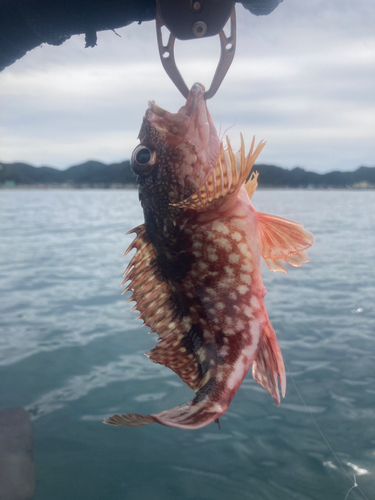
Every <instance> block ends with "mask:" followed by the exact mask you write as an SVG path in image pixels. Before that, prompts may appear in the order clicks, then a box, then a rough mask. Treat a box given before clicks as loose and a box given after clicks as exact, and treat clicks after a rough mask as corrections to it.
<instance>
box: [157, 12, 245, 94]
mask: <svg viewBox="0 0 375 500" xmlns="http://www.w3.org/2000/svg"><path fill="white" fill-rule="evenodd" d="M163 26H164V27H165V28H166V29H168V27H167V26H166V24H165V22H164V21H163V18H162V16H161V13H160V9H157V12H156V35H157V40H158V47H159V54H160V59H161V62H162V64H163V67H164V69H165V71H166V73H167V75H168V76H169V78H170V79H171V80H172V82H173V83H174V84H175V85H176V87H177V88H178V90H179V91H180V92H181V94H182V95H183V96H184V97H185V98H187V96H188V94H189V89H188V87H187V85H186V83H185V81H184V79H183V77H182V76H181V73H180V72H179V70H178V68H177V65H176V60H175V57H174V44H175V40H176V37H175V36H174V35H173V34H172V32H171V31H170V30H169V29H168V31H169V38H168V42H167V44H166V45H164V44H163V37H162V31H161V30H162V27H163ZM219 37H220V47H221V55H220V60H219V63H218V65H217V68H216V71H215V74H214V77H213V79H212V82H211V85H210V88H209V89H208V90H206V92H205V93H204V98H205V99H211V97H213V96H214V95H215V94H216V92H217V91H218V89H219V87H220V85H221V83H222V81H223V79H224V77H225V75H226V74H227V71H228V69H229V67H230V65H231V64H232V61H233V58H234V54H235V51H236V11H235V5H233V8H232V11H231V14H230V35H229V37H227V36H226V35H225V33H224V29H221V30H220V32H219Z"/></svg>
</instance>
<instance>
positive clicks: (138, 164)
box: [130, 144, 156, 175]
mask: <svg viewBox="0 0 375 500" xmlns="http://www.w3.org/2000/svg"><path fill="white" fill-rule="evenodd" d="M155 163H156V153H155V151H154V150H153V149H152V148H150V147H149V146H145V145H144V144H140V145H139V146H137V147H136V148H135V150H134V151H133V153H132V157H131V160H130V166H131V168H132V170H133V172H134V173H135V174H137V175H148V174H150V173H151V172H152V169H153V168H154V165H155Z"/></svg>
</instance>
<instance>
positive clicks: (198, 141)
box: [140, 83, 220, 188]
mask: <svg viewBox="0 0 375 500" xmlns="http://www.w3.org/2000/svg"><path fill="white" fill-rule="evenodd" d="M204 90H205V88H204V86H203V85H202V84H200V83H195V84H194V85H193V86H192V88H191V90H190V92H189V94H188V97H187V99H186V103H185V105H184V106H182V108H180V109H179V111H178V112H177V113H170V112H169V111H166V110H164V109H162V108H160V107H159V106H157V105H156V104H155V102H153V101H150V102H149V107H148V110H147V112H146V116H145V119H146V120H147V121H148V122H149V124H150V125H152V126H153V127H155V128H156V129H157V130H158V132H159V134H160V135H162V137H163V140H165V142H166V143H167V144H168V145H169V146H170V147H174V148H175V147H178V148H179V149H180V151H181V152H182V154H183V155H184V156H186V157H189V161H190V160H191V154H192V151H193V152H194V154H195V155H196V161H195V162H194V163H195V164H194V166H193V168H192V170H191V172H189V173H188V177H189V181H190V182H191V183H193V184H196V187H197V188H198V187H199V186H200V185H202V184H203V183H204V182H205V181H206V179H207V177H208V176H209V175H210V173H211V172H212V170H213V169H214V168H215V166H216V160H217V158H218V156H219V152H220V140H219V137H218V135H217V132H216V129H215V126H214V124H213V121H212V118H211V115H210V113H209V111H208V109H207V104H206V100H205V98H204ZM140 139H141V138H140ZM183 170H184V172H185V174H187V170H186V169H183ZM185 181H186V175H185V180H184V182H185Z"/></svg>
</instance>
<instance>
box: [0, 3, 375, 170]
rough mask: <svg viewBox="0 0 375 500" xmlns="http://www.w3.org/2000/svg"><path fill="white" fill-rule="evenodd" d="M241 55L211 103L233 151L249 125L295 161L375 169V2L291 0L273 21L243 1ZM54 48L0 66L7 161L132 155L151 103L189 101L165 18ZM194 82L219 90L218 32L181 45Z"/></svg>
mask: <svg viewBox="0 0 375 500" xmlns="http://www.w3.org/2000/svg"><path fill="white" fill-rule="evenodd" d="M237 25H238V34H237V52H236V56H235V59H234V62H233V64H232V66H231V68H230V70H229V72H228V74H227V77H226V78H225V80H224V82H223V84H222V86H221V88H220V90H219V91H218V93H217V94H216V96H215V97H214V98H213V99H212V100H211V101H209V109H210V112H211V114H212V116H213V119H214V122H215V124H216V126H217V128H218V129H219V128H221V130H222V131H224V130H226V129H228V128H229V127H231V128H230V130H229V131H228V135H229V137H230V138H231V140H232V143H233V145H234V146H238V145H239V134H240V132H242V134H243V135H244V138H245V142H247V143H248V144H249V143H250V141H251V138H252V136H253V135H255V136H256V138H257V139H259V140H260V139H265V140H266V141H267V146H266V148H265V149H264V150H263V153H262V155H261V157H260V159H259V161H261V162H262V163H272V164H275V165H279V166H282V167H286V168H292V167H295V166H301V167H304V168H306V169H308V170H313V171H317V172H327V171H331V170H354V169H355V168H357V167H358V166H359V165H367V166H375V2H373V1H369V0H309V1H307V0H302V1H301V0H284V2H283V3H282V4H281V5H280V6H279V7H278V8H277V9H276V10H275V11H274V12H273V13H271V14H270V15H269V16H264V17H256V16H253V15H252V14H250V13H249V12H248V11H245V10H244V9H243V8H242V7H241V6H239V5H237ZM117 33H118V35H120V36H117V35H116V34H115V33H113V32H100V33H98V46H97V47H95V48H93V49H85V48H84V45H85V42H84V37H83V36H76V37H73V38H71V39H70V40H68V41H67V42H65V43H64V44H63V45H62V46H60V47H53V46H49V45H44V46H42V47H39V48H37V49H35V50H33V51H31V52H29V53H28V54H27V55H26V56H25V57H24V58H23V59H21V60H20V61H18V62H16V63H15V64H14V65H13V66H11V67H9V68H7V69H5V70H4V71H3V72H2V73H0V161H2V162H15V161H24V162H28V163H31V164H33V165H36V166H41V165H49V166H55V167H58V168H66V167H68V166H71V165H74V164H78V163H81V162H83V161H86V160H87V159H96V160H99V161H103V162H105V163H110V162H116V161H122V160H124V159H128V158H129V157H130V154H131V152H132V150H133V148H134V147H135V145H136V144H137V135H138V131H139V128H140V124H141V120H142V116H143V114H144V112H145V110H146V107H147V101H148V100H151V99H152V100H155V101H156V103H157V104H158V105H160V106H162V107H164V108H167V109H168V110H169V111H177V109H178V108H179V107H180V106H182V105H183V103H184V100H183V97H182V96H181V95H180V94H179V92H178V91H177V89H176V88H175V87H174V85H173V84H172V83H171V81H170V80H169V78H168V77H167V75H166V74H165V73H164V70H163V68H162V65H161V62H160V60H159V54H158V50H157V44H156V34H155V23H154V22H147V23H143V24H142V25H140V26H139V25H137V24H133V25H131V26H128V27H126V28H123V29H120V30H118V31H117ZM176 57H177V62H178V66H179V68H180V71H181V73H182V74H183V75H184V77H185V80H186V82H187V83H188V85H189V86H190V85H191V84H193V83H194V82H195V81H201V82H202V83H203V84H205V85H206V86H209V83H210V81H211V78H212V75H213V73H214V71H215V67H216V64H217V61H218V58H219V40H218V38H217V37H215V38H210V39H207V40H198V41H197V40H195V41H191V42H177V47H176Z"/></svg>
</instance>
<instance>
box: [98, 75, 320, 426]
mask: <svg viewBox="0 0 375 500" xmlns="http://www.w3.org/2000/svg"><path fill="white" fill-rule="evenodd" d="M203 92H204V88H203V86H201V85H200V84H195V85H194V86H193V87H192V89H191V91H190V93H189V96H188V98H187V101H186V104H185V106H183V107H182V108H181V109H180V111H179V112H178V113H176V114H172V113H168V112H166V111H164V110H162V109H161V108H159V107H158V106H156V105H155V104H154V103H151V104H150V106H149V109H148V110H147V112H146V115H145V118H144V121H143V124H142V128H141V132H140V135H139V139H140V141H141V143H140V146H138V147H137V148H136V149H135V150H134V153H133V157H132V162H131V163H132V168H133V170H134V171H135V173H136V174H137V175H138V177H137V179H138V184H139V188H140V200H141V203H142V207H143V210H144V215H145V223H144V224H143V225H141V226H139V227H137V228H135V229H134V230H133V232H134V233H135V234H136V237H135V239H134V241H133V243H132V244H131V245H130V247H129V249H128V252H129V251H130V250H132V249H136V254H135V255H134V257H133V258H132V260H131V262H130V264H129V266H128V267H127V270H126V271H125V279H124V283H126V282H128V281H130V284H128V285H127V287H126V289H125V291H132V296H131V298H130V299H129V300H133V301H135V302H136V305H135V306H134V308H133V309H137V310H138V311H139V312H140V315H139V318H141V319H143V321H144V324H145V325H147V326H149V327H150V328H151V330H152V331H155V332H156V333H157V334H158V341H157V343H156V345H155V347H154V348H153V349H151V350H150V351H149V352H148V353H146V355H147V356H148V358H149V359H150V360H151V361H153V362H155V363H159V364H162V365H164V366H166V367H168V368H170V369H171V370H173V371H174V372H175V373H176V374H177V375H178V376H179V377H180V378H181V379H182V380H183V381H184V382H185V383H186V384H187V385H188V386H189V387H190V388H191V389H193V391H195V393H196V394H195V397H194V398H193V399H192V401H190V402H188V403H185V404H183V405H180V406H178V407H176V408H172V409H170V410H166V411H163V412H161V413H158V414H150V415H146V416H145V415H139V414H136V413H128V414H116V415H114V416H112V417H110V418H109V419H108V420H105V423H107V424H111V425H116V426H130V427H137V426H143V425H146V424H150V423H159V424H162V425H167V426H171V427H179V428H183V429H198V428H200V427H203V426H205V425H207V424H209V423H211V422H214V421H216V422H219V420H218V419H219V417H220V416H221V415H223V414H224V413H225V412H226V410H227V409H228V407H229V405H230V403H231V401H232V399H233V397H234V395H235V394H236V392H237V390H238V388H239V386H240V385H241V383H242V381H243V379H244V377H245V376H246V374H247V372H248V371H249V369H250V367H251V366H252V373H253V377H254V379H255V380H256V381H257V382H258V383H259V384H260V385H261V386H263V387H264V388H265V389H266V390H267V391H268V392H269V393H270V394H271V395H272V397H273V398H274V400H275V402H276V404H277V405H279V404H280V392H279V384H280V387H281V394H282V396H284V395H285V389H286V377H285V368H284V363H283V359H282V355H281V351H280V348H279V345H278V342H277V339H276V335H275V332H274V330H273V328H272V325H271V323H270V321H269V319H268V315H267V311H266V308H265V305H264V300H263V299H264V296H265V293H266V292H265V288H264V285H263V281H262V276H261V269H260V260H261V257H263V259H264V261H265V262H266V264H267V266H268V267H269V269H271V270H272V271H281V272H286V268H285V264H284V263H285V262H286V263H288V264H289V265H291V266H293V267H299V266H300V265H302V264H304V263H305V262H307V261H308V260H309V259H308V257H307V254H306V248H308V247H310V246H311V245H312V244H313V242H314V238H313V236H312V234H311V233H309V232H308V231H306V230H305V229H304V228H303V226H302V225H301V224H298V223H295V222H292V221H288V220H286V219H282V218H280V217H277V216H273V215H268V214H263V213H259V212H257V211H256V210H255V208H254V206H253V205H252V203H251V197H252V195H253V194H254V192H255V189H256V187H257V173H252V172H251V171H252V167H253V165H254V162H255V160H256V159H257V158H258V156H259V154H260V152H261V151H262V149H263V147H264V145H265V143H264V142H263V141H261V142H260V143H259V144H258V145H257V146H256V147H255V139H253V140H252V143H251V147H250V151H249V153H248V154H247V155H246V154H245V145H244V140H243V138H242V136H241V148H240V150H239V151H238V153H236V154H234V152H233V150H232V148H231V145H230V142H229V140H228V139H227V144H226V148H225V147H224V145H223V144H222V143H220V141H219V139H218V137H217V133H216V130H215V127H214V125H213V123H212V120H211V117H210V114H209V112H208V110H207V106H206V103H205V101H204V95H203ZM137 151H141V153H142V154H141V155H140V157H139V158H138V156H137ZM143 158H146V159H147V158H149V160H147V161H146V162H144V160H143ZM247 179H249V180H248V181H247V182H246V180H247Z"/></svg>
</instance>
